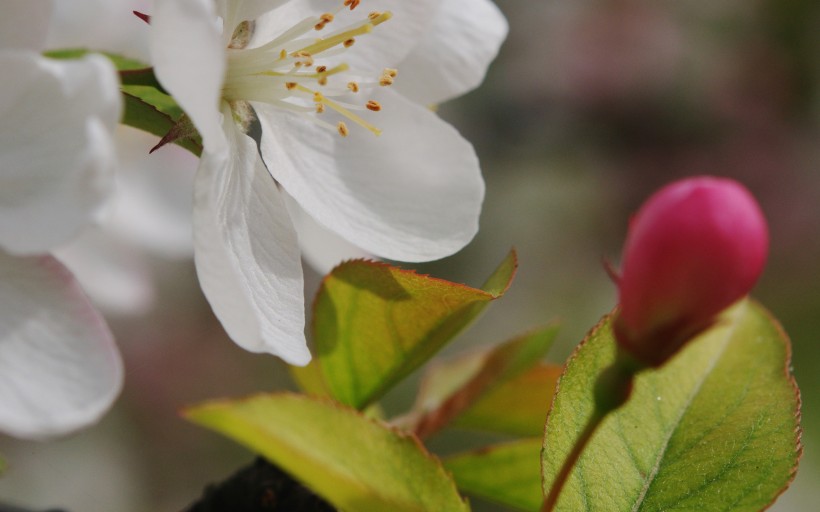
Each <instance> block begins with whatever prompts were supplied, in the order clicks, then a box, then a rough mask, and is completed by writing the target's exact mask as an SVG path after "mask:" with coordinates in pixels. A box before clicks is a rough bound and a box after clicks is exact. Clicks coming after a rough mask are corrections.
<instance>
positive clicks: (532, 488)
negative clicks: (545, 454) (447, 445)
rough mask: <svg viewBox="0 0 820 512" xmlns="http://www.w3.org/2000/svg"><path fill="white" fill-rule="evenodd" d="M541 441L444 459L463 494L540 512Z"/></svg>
mask: <svg viewBox="0 0 820 512" xmlns="http://www.w3.org/2000/svg"><path fill="white" fill-rule="evenodd" d="M540 454H541V438H540V437H538V438H533V439H521V440H518V441H513V442H510V443H504V444H498V445H493V446H487V447H484V448H481V449H479V450H476V451H473V452H467V453H461V454H457V455H453V456H451V457H447V458H446V459H444V460H443V462H444V467H445V469H447V470H448V471H450V472H452V474H453V478H454V479H455V481H456V485H458V488H459V489H461V490H462V491H464V492H466V493H468V494H472V495H474V496H479V497H481V498H484V499H487V500H489V501H494V502H496V503H500V504H502V505H507V506H509V507H513V508H516V509H518V510H524V511H527V512H538V511H539V510H540V509H541V502H542V501H543V499H544V497H543V496H542V494H541V471H540V469H539V458H540Z"/></svg>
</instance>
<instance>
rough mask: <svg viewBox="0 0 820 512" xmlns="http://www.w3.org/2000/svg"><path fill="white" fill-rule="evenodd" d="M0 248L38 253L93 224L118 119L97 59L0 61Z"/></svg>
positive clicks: (108, 176) (107, 67) (108, 183)
mask: <svg viewBox="0 0 820 512" xmlns="http://www.w3.org/2000/svg"><path fill="white" fill-rule="evenodd" d="M0 67H2V69H3V70H4V79H3V80H2V81H0V117H1V118H2V119H3V123H2V125H0V184H2V186H0V247H2V248H5V249H6V250H7V251H9V252H12V253H16V254H30V253H42V252H46V251H47V250H48V249H50V248H52V247H55V246H57V245H59V244H61V243H64V242H65V241H67V240H68V239H70V238H71V237H73V236H75V235H76V234H77V233H78V232H79V230H80V229H81V228H83V227H84V226H85V225H87V224H88V223H89V222H91V221H93V220H94V218H95V217H96V215H97V214H98V212H99V211H100V208H101V207H102V205H103V203H104V201H105V200H106V198H107V196H108V194H109V192H110V190H111V187H112V183H113V170H114V169H113V166H114V146H113V142H112V139H111V134H110V133H109V130H110V128H111V127H112V125H113V124H115V123H116V121H117V118H118V117H119V111H120V108H121V105H120V96H119V94H118V92H117V85H116V78H115V72H114V69H113V67H112V66H111V64H110V63H109V62H107V61H106V60H105V59H104V58H103V57H100V56H95V55H92V56H89V57H86V58H84V59H82V60H78V61H65V62H58V61H51V60H49V59H44V58H42V57H39V56H37V55H35V54H29V53H24V52H14V53H6V54H2V55H0Z"/></svg>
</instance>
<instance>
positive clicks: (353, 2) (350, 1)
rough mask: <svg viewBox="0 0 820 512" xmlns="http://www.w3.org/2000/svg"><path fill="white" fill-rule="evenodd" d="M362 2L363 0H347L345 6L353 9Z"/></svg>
mask: <svg viewBox="0 0 820 512" xmlns="http://www.w3.org/2000/svg"><path fill="white" fill-rule="evenodd" d="M360 2H361V0H345V3H344V6H345V7H350V10H351V11H352V10H353V9H355V8H356V7H358V6H359V3H360Z"/></svg>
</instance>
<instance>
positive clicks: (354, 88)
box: [347, 82, 359, 92]
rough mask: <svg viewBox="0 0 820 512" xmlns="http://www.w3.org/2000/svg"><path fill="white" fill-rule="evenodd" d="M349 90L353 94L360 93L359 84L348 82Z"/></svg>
mask: <svg viewBox="0 0 820 512" xmlns="http://www.w3.org/2000/svg"><path fill="white" fill-rule="evenodd" d="M347 88H348V89H350V91H351V92H359V84H357V83H356V82H348V83H347Z"/></svg>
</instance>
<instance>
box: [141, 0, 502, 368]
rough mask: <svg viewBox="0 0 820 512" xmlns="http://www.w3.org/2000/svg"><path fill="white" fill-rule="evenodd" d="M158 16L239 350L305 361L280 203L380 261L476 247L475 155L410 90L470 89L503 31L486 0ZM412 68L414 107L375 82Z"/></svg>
mask: <svg viewBox="0 0 820 512" xmlns="http://www.w3.org/2000/svg"><path fill="white" fill-rule="evenodd" d="M360 3H361V5H359V4H360ZM357 7H358V8H357ZM263 13H264V15H262V14H263ZM474 13H477V14H480V15H481V16H478V15H474ZM152 15H153V16H152V21H151V23H152V29H153V33H152V41H151V54H152V60H153V64H154V66H155V70H156V73H157V77H158V78H159V80H160V82H161V83H162V84H163V86H164V87H165V88H166V89H167V90H169V91H170V92H171V93H172V94H173V95H174V97H175V98H176V99H177V101H178V102H179V103H180V105H181V106H182V107H183V109H185V111H186V112H187V114H188V115H189V116H190V118H191V119H192V120H193V123H194V124H195V125H196V127H197V128H198V130H199V132H200V133H201V134H202V137H203V141H204V146H205V151H204V153H203V156H202V161H201V164H200V169H199V171H198V175H197V178H196V184H195V201H194V203H195V204H194V243H195V260H196V265H197V272H198V275H199V278H200V282H201V285H202V288H203V290H204V292H205V294H206V296H207V297H208V300H209V301H210V303H211V306H212V307H213V309H214V312H215V313H216V315H217V316H218V317H219V319H220V321H221V322H222V324H223V326H224V327H225V329H226V330H227V332H228V334H229V335H230V336H231V337H232V338H233V339H234V340H235V341H236V342H237V343H239V344H240V345H241V346H243V347H245V348H246V349H248V350H251V351H256V352H270V353H273V354H276V355H279V356H280V357H282V358H283V359H285V360H286V361H288V362H290V363H293V364H305V363H307V362H308V360H309V359H310V354H309V352H308V350H307V347H306V344H305V339H304V332H303V329H304V305H303V301H304V298H303V289H302V288H303V283H302V270H301V265H300V259H299V252H298V245H297V236H296V232H295V230H294V228H293V225H292V222H291V215H292V213H296V212H291V211H289V206H288V204H287V198H288V197H292V198H293V199H295V202H296V203H298V205H299V206H300V207H301V208H302V209H304V210H305V211H306V212H307V213H308V214H309V215H310V216H311V217H312V218H313V219H315V220H316V221H317V222H318V223H319V224H320V225H322V226H324V227H325V228H327V229H329V230H331V231H333V232H335V233H336V234H338V235H341V236H342V237H343V238H344V239H346V240H347V241H349V242H351V243H353V244H354V245H355V246H357V247H359V248H361V249H362V250H364V251H367V252H369V253H372V254H375V255H377V256H380V257H385V258H390V259H396V260H402V261H425V260H431V259H437V258H441V257H444V256H447V255H449V254H452V253H453V252H455V251H457V250H459V249H460V248H462V247H463V246H464V245H465V244H466V243H467V242H469V241H470V240H471V239H472V237H473V235H474V234H475V232H476V230H477V228H478V215H479V211H480V206H481V201H482V199H483V194H484V184H483V181H482V179H481V175H480V170H479V166H478V161H477V159H476V156H475V154H474V152H473V149H472V147H471V146H470V144H469V143H467V142H466V141H465V140H464V139H463V138H462V137H461V136H460V135H459V134H458V133H457V132H456V131H455V130H454V129H453V128H452V127H451V126H449V125H448V124H446V123H444V122H443V121H441V120H440V119H439V118H438V117H437V116H436V115H435V114H433V113H432V112H431V111H430V110H429V109H428V108H426V106H423V105H420V104H418V103H415V102H414V101H411V99H417V100H420V101H424V102H427V101H438V100H441V99H446V98H449V97H451V96H454V95H457V94H460V93H462V92H464V91H466V90H468V89H470V88H472V87H474V86H475V85H477V83H478V82H479V81H480V80H481V78H482V77H483V74H484V71H485V69H486V66H487V64H488V63H489V61H490V60H491V59H492V58H493V56H494V55H495V53H496V51H497V48H498V46H499V44H500V42H501V41H502V40H503V38H504V35H505V34H506V23H505V21H504V19H503V17H502V16H500V14H499V13H498V11H497V10H495V8H494V7H492V6H491V4H489V2H486V1H478V2H466V1H462V0H448V1H445V2H442V1H441V0H414V1H412V2H411V1H398V0H393V1H390V0H363V1H362V2H359V1H358V0H346V1H344V2H343V0H292V1H287V0H278V1H259V0H245V1H241V0H235V1H230V0H217V1H212V0H158V1H157V2H156V5H155V10H154V12H153V13H152ZM454 15H455V18H454V17H453V16H454ZM254 19H255V20H256V21H255V23H252V24H249V23H242V22H243V21H245V20H254ZM453 20H457V21H453ZM459 20H460V21H459ZM442 32H443V33H442ZM451 36H452V37H451ZM405 61H406V62H408V64H409V66H410V69H408V70H407V73H408V74H412V70H413V68H415V69H418V72H419V73H421V76H419V77H418V78H416V79H415V80H412V81H410V83H408V86H407V88H406V91H405V92H406V94H408V95H409V97H410V98H411V99H408V97H407V96H404V95H402V94H400V93H399V92H398V91H397V90H391V88H390V87H385V86H386V85H390V84H391V83H392V82H393V81H394V80H395V81H396V83H397V84H398V83H400V82H401V77H396V71H395V69H396V68H398V67H399V66H400V65H401V64H402V63H403V62H405ZM398 73H401V74H402V76H403V75H404V74H405V70H403V69H401V68H399V70H398ZM432 83H435V87H433V91H432V92H431V93H429V94H425V93H424V91H425V90H426V88H425V87H423V85H425V84H428V85H429V84H432ZM254 114H255V119H256V120H258V124H259V127H260V128H261V134H260V135H259V146H258V147H257V144H256V142H255V141H254V140H253V139H252V138H250V137H249V136H248V135H246V132H247V131H248V129H249V128H250V127H251V126H252V125H253V122H254ZM260 153H261V157H262V158H261V159H260V156H259V155H260ZM263 160H264V163H263Z"/></svg>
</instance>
